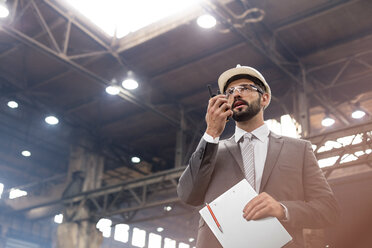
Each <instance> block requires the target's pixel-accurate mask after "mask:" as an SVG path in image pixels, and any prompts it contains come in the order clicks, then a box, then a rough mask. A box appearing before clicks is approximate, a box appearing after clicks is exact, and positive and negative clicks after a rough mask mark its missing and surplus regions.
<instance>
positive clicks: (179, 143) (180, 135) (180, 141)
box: [174, 108, 186, 168]
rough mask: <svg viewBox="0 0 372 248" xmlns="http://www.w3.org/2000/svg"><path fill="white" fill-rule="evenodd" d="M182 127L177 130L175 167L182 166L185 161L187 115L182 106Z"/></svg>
mask: <svg viewBox="0 0 372 248" xmlns="http://www.w3.org/2000/svg"><path fill="white" fill-rule="evenodd" d="M180 117H181V118H180V128H179V130H178V131H177V136H176V152H175V158H174V162H175V167H176V168H178V167H181V166H182V162H183V156H184V147H185V135H184V131H185V129H186V121H185V115H184V110H183V108H181V111H180Z"/></svg>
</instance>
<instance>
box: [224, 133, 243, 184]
mask: <svg viewBox="0 0 372 248" xmlns="http://www.w3.org/2000/svg"><path fill="white" fill-rule="evenodd" d="M233 137H234V136H233ZM233 137H231V138H230V139H228V140H226V141H225V143H224V144H225V146H226V148H227V150H228V151H229V152H230V154H231V156H232V157H233V158H234V160H235V162H236V164H238V165H239V166H236V164H235V163H234V164H232V166H233V167H234V168H233V169H234V172H235V175H236V177H237V179H238V180H242V179H243V178H244V173H242V169H241V168H244V166H243V158H242V154H241V152H240V148H239V146H238V144H237V143H236V142H235V141H234V138H233Z"/></svg>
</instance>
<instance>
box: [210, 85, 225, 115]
mask: <svg viewBox="0 0 372 248" xmlns="http://www.w3.org/2000/svg"><path fill="white" fill-rule="evenodd" d="M207 87H208V92H209V96H210V98H212V97H215V96H216V95H215V94H213V92H212V87H211V85H210V84H207ZM219 94H221V92H220V90H217V95H219ZM226 110H227V109H226ZM229 118H230V117H227V119H226V122H228V121H229Z"/></svg>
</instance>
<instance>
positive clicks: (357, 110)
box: [351, 102, 366, 119]
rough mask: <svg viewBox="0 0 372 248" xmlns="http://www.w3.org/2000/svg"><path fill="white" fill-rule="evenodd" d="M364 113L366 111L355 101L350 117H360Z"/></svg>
mask: <svg viewBox="0 0 372 248" xmlns="http://www.w3.org/2000/svg"><path fill="white" fill-rule="evenodd" d="M365 115H366V112H365V111H364V110H363V109H361V108H360V103H359V102H357V103H355V107H354V111H353V113H351V117H353V119H360V118H363V117H364V116H365Z"/></svg>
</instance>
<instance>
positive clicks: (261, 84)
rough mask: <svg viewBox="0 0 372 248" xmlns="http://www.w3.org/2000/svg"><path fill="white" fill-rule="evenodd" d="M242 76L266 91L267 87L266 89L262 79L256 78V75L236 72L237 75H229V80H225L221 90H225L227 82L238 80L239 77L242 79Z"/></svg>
mask: <svg viewBox="0 0 372 248" xmlns="http://www.w3.org/2000/svg"><path fill="white" fill-rule="evenodd" d="M242 78H245V79H248V80H250V81H252V82H253V83H254V84H255V85H257V86H258V87H260V89H261V90H262V91H264V92H267V89H266V87H265V85H264V84H263V83H262V81H261V80H260V79H258V78H256V77H253V76H251V75H247V74H238V75H235V76H233V77H231V78H230V79H229V80H227V82H226V84H225V87H224V88H223V92H225V91H226V89H227V87H228V86H229V84H230V83H231V82H234V81H235V80H239V79H242ZM223 92H222V93H223Z"/></svg>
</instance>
